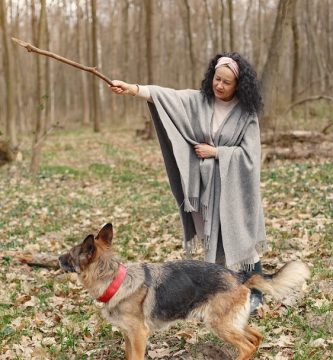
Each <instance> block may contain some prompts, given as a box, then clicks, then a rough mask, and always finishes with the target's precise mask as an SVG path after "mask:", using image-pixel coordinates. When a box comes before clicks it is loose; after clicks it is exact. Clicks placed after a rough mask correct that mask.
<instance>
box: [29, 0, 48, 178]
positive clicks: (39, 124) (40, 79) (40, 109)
mask: <svg viewBox="0 0 333 360" xmlns="http://www.w3.org/2000/svg"><path fill="white" fill-rule="evenodd" d="M45 1H46V0H40V6H41V7H40V15H39V23H38V31H37V44H38V45H37V46H38V47H43V45H44V41H45V30H46V3H45ZM34 5H35V4H34V0H32V1H31V6H32V10H33V11H32V16H33V17H34V16H35V14H34V10H35V6H34ZM34 23H35V22H34V20H33V24H34ZM45 61H46V60H45V59H44V58H42V57H41V56H36V62H37V96H36V100H37V103H36V105H37V117H36V121H35V129H34V138H33V145H32V157H31V163H30V171H31V173H32V175H33V176H36V175H37V173H38V170H39V166H40V160H41V151H42V145H43V141H42V138H43V135H44V130H45V108H46V107H45V102H46V97H45V95H46V94H45V90H46V88H45V86H46V85H45V75H46V74H45Z"/></svg>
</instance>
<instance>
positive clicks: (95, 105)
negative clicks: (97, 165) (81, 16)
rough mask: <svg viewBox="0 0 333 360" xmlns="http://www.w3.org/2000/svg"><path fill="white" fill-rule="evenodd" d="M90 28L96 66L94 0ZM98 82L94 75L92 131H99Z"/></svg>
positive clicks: (94, 64) (93, 1) (92, 0)
mask: <svg viewBox="0 0 333 360" xmlns="http://www.w3.org/2000/svg"><path fill="white" fill-rule="evenodd" d="M90 4H91V20H92V22H91V30H92V56H93V66H96V67H97V66H98V51H97V15H96V0H91V2H90ZM98 93H99V92H98V83H97V79H96V78H95V77H94V78H93V79H92V107H93V108H92V115H93V124H94V131H95V132H100V131H101V123H100V118H99V111H98V105H99V101H98V100H99V99H98Z"/></svg>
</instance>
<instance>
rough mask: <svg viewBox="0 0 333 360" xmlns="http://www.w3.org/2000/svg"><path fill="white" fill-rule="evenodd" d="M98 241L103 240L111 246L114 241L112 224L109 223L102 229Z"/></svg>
mask: <svg viewBox="0 0 333 360" xmlns="http://www.w3.org/2000/svg"><path fill="white" fill-rule="evenodd" d="M97 238H98V239H101V240H102V241H104V242H105V243H106V244H108V245H111V244H112V239H113V226H112V224H110V223H108V224H106V225H104V226H103V227H102V229H101V230H100V231H99V233H98V236H97Z"/></svg>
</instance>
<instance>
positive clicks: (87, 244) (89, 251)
mask: <svg viewBox="0 0 333 360" xmlns="http://www.w3.org/2000/svg"><path fill="white" fill-rule="evenodd" d="M95 250H96V246H95V238H94V235H88V236H87V237H86V238H85V239H84V241H83V243H82V246H81V251H80V254H86V255H88V256H92V255H93V254H94V252H95Z"/></svg>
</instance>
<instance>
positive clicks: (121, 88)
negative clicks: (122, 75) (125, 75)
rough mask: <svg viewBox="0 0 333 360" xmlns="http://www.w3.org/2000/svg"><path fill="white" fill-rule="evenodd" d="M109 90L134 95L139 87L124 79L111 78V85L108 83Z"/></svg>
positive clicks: (118, 93) (119, 93)
mask: <svg viewBox="0 0 333 360" xmlns="http://www.w3.org/2000/svg"><path fill="white" fill-rule="evenodd" d="M109 88H110V89H111V91H112V92H113V93H115V94H117V95H133V96H135V95H136V94H137V93H138V91H139V88H138V86H137V85H135V84H127V83H126V82H125V81H121V80H112V85H109Z"/></svg>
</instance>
